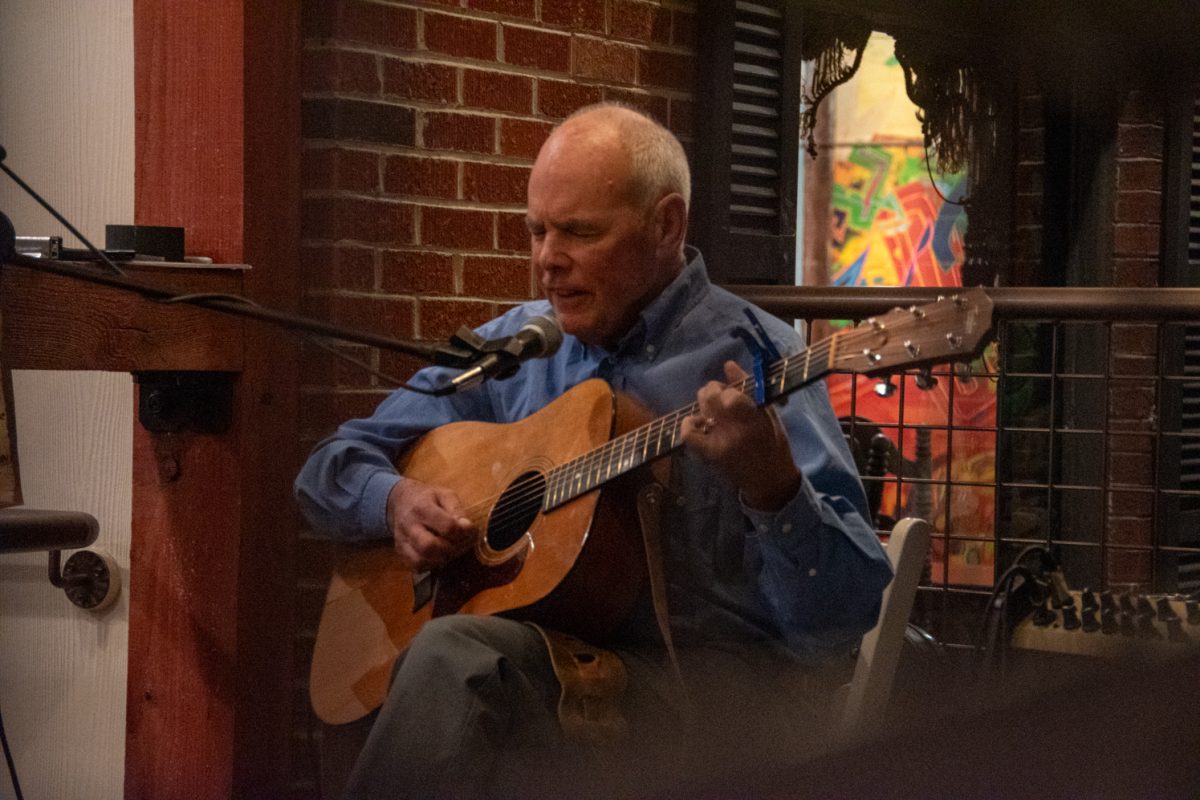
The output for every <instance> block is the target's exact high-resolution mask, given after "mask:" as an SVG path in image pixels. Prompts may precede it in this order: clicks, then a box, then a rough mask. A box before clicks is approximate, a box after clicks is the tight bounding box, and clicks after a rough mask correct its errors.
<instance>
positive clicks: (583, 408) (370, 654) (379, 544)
mask: <svg viewBox="0 0 1200 800" xmlns="http://www.w3.org/2000/svg"><path fill="white" fill-rule="evenodd" d="M647 419H649V414H647V413H645V412H644V411H643V410H642V409H641V408H640V407H638V406H637V405H636V404H634V403H632V402H631V401H629V400H628V399H627V398H624V397H621V396H618V395H616V394H614V392H613V391H612V389H611V388H610V387H609V386H608V385H607V384H606V383H604V382H603V381H600V380H591V381H587V382H585V383H583V384H580V385H579V386H576V387H575V388H573V389H571V390H570V391H569V392H567V393H566V394H564V395H563V396H562V397H560V398H558V399H557V400H555V401H554V402H553V403H551V404H550V405H549V406H547V407H546V408H544V409H542V410H540V411H538V412H537V413H535V414H533V415H531V416H529V417H527V418H526V419H524V420H521V421H519V422H515V423H511V424H492V423H482V422H461V423H454V424H450V425H446V426H443V427H441V428H438V429H436V430H434V431H431V432H430V433H428V434H427V435H425V436H424V437H423V438H422V439H421V440H420V441H419V442H418V443H417V444H416V445H414V446H413V447H412V448H411V449H410V450H409V451H408V452H407V453H406V454H405V456H404V458H403V459H402V461H401V462H400V463H399V465H398V467H399V469H400V471H401V473H402V474H404V475H405V476H406V477H409V478H414V479H416V480H419V481H422V482H425V483H429V484H434V485H440V486H446V487H449V488H451V489H453V490H454V491H455V492H457V494H458V496H459V497H460V498H461V499H462V502H463V505H464V507H466V508H467V509H468V515H469V516H471V517H472V519H473V520H475V521H476V524H477V527H479V528H480V537H479V540H478V541H477V543H476V545H475V547H474V549H473V550H472V551H471V552H469V553H467V554H466V555H464V556H462V557H461V558H459V559H458V560H456V561H455V562H453V563H452V564H449V565H447V566H446V567H445V568H444V569H442V570H440V571H438V572H437V573H436V574H435V575H434V576H433V577H434V578H435V581H436V588H435V589H434V591H433V594H432V597H429V598H427V599H426V600H425V602H423V604H421V605H420V606H419V607H418V604H417V601H416V596H415V592H414V586H413V577H414V576H413V574H412V572H411V571H410V570H408V569H407V568H406V567H404V566H403V564H401V562H400V559H399V557H398V556H397V555H396V553H395V551H394V550H393V548H392V544H391V541H390V540H380V541H375V542H370V543H366V544H361V545H347V546H345V547H344V552H343V553H342V556H343V557H342V558H341V559H340V562H339V564H338V566H337V567H336V569H335V571H334V574H333V578H332V580H331V582H330V586H329V592H328V594H327V596H326V600H325V607H324V610H323V612H322V615H321V623H320V627H319V629H318V632H317V641H316V646H315V650H314V653H313V662H312V671H311V674H310V686H309V689H310V694H311V698H312V703H313V708H314V710H315V711H316V713H317V716H318V717H320V718H321V719H322V720H324V721H325V722H329V723H346V722H351V721H353V720H356V719H359V718H360V717H362V716H364V715H366V714H367V713H369V712H371V711H372V710H374V709H375V708H378V707H379V705H380V704H382V702H383V699H384V697H385V696H386V694H387V689H388V685H389V682H390V680H391V673H392V667H393V665H394V663H395V660H396V658H397V656H398V655H399V654H400V653H401V652H402V651H403V650H404V649H405V648H406V647H407V646H408V644H409V643H410V642H411V641H412V639H413V637H415V636H416V635H417V633H418V632H419V631H420V630H421V628H422V627H423V626H424V624H425V623H426V622H428V621H429V620H430V619H432V618H433V617H435V616H442V615H445V614H454V613H466V614H506V615H510V616H514V617H517V618H520V619H529V620H531V621H534V622H538V623H539V624H542V625H545V626H547V627H550V628H554V629H556V630H561V631H564V632H567V633H572V634H574V635H576V636H579V637H580V638H583V639H585V640H589V641H593V642H597V641H602V640H603V639H604V637H605V636H606V635H607V634H609V633H610V632H611V631H612V630H613V628H614V627H615V626H616V625H617V624H619V623H620V622H621V620H622V619H624V617H625V616H626V615H627V614H628V612H629V610H630V608H631V607H632V605H633V602H634V600H635V599H636V597H637V594H638V591H639V590H640V588H641V586H642V583H643V581H644V579H645V574H646V567H645V555H644V550H643V545H642V540H641V534H640V528H639V527H638V523H637V515H636V504H635V499H634V495H635V493H636V488H637V486H638V485H640V484H641V483H642V482H643V481H644V480H645V473H644V471H641V473H642V474H641V475H639V473H638V472H634V473H631V474H629V475H625V476H623V477H620V478H618V479H616V480H614V481H612V482H611V483H609V484H608V485H606V486H605V488H604V490H603V491H602V492H601V491H600V490H593V491H589V492H587V493H586V494H583V495H581V496H579V497H576V498H575V499H573V500H570V501H568V502H566V503H565V504H563V505H561V506H558V507H557V508H554V509H552V510H550V511H548V512H545V513H542V512H541V511H540V507H539V506H540V499H541V495H540V494H539V493H538V492H539V476H543V477H544V476H545V475H546V473H548V471H549V470H550V469H552V468H553V467H555V466H557V465H560V464H565V463H567V462H569V461H571V460H572V459H575V458H578V457H580V456H582V455H584V454H586V453H589V452H590V451H592V450H594V449H595V448H596V447H597V446H599V445H601V444H603V443H604V442H606V441H608V440H609V439H610V438H611V437H613V436H614V435H617V434H620V433H622V432H624V431H626V430H630V429H632V428H635V427H636V426H638V425H640V424H642V423H644V422H645V421H646V420H647ZM543 488H544V487H543ZM526 494H529V495H530V496H531V502H528V503H524V502H523V503H517V504H516V505H517V507H518V508H523V510H522V512H521V513H520V514H517V515H515V517H514V514H513V513H512V511H511V508H512V507H513V504H512V503H508V504H505V503H503V502H501V503H498V502H497V501H501V500H503V499H504V498H507V499H509V500H511V499H512V498H513V496H517V497H519V498H523V497H524V496H525V495H526ZM497 507H499V508H507V509H509V510H506V511H500V512H496V509H497Z"/></svg>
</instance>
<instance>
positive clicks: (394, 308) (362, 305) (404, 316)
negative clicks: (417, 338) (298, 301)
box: [328, 294, 413, 338]
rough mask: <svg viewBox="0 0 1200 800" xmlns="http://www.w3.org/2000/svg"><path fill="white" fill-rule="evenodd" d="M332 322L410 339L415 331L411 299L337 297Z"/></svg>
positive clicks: (331, 306)
mask: <svg viewBox="0 0 1200 800" xmlns="http://www.w3.org/2000/svg"><path fill="white" fill-rule="evenodd" d="M329 311H330V314H329V317H328V318H329V319H330V321H332V322H334V323H336V324H339V325H345V326H347V327H351V328H360V329H362V330H364V331H367V332H369V333H378V334H382V335H384V336H398V337H401V338H409V337H410V336H411V335H412V330H413V301H412V300H411V299H410V298H398V297H385V296H382V295H377V294H355V295H351V294H335V295H333V296H332V297H330V298H329Z"/></svg>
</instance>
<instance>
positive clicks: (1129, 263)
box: [1112, 258, 1159, 287]
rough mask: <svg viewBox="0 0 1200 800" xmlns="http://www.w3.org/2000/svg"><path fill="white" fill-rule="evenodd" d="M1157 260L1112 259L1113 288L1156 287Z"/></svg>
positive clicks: (1157, 278)
mask: <svg viewBox="0 0 1200 800" xmlns="http://www.w3.org/2000/svg"><path fill="white" fill-rule="evenodd" d="M1158 266H1159V265H1158V259H1155V258H1114V259H1113V277H1112V285H1113V286H1130V287H1138V286H1158V284H1159V277H1158Z"/></svg>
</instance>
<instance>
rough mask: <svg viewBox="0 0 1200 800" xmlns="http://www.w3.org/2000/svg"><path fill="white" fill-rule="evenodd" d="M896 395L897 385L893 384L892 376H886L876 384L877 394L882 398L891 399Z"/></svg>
mask: <svg viewBox="0 0 1200 800" xmlns="http://www.w3.org/2000/svg"><path fill="white" fill-rule="evenodd" d="M895 393H896V384H895V383H893V382H892V376H891V375H884V376H883V377H882V378H880V379H879V382H878V383H876V384H875V394H877V395H879V396H880V397H891V396H892V395H894V394H895Z"/></svg>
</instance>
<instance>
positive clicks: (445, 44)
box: [425, 12, 496, 61]
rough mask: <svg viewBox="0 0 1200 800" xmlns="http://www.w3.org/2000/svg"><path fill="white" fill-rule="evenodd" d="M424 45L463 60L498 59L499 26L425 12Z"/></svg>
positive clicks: (482, 21)
mask: <svg viewBox="0 0 1200 800" xmlns="http://www.w3.org/2000/svg"><path fill="white" fill-rule="evenodd" d="M425 46H426V47H428V48H429V49H430V50H431V51H433V52H435V53H445V54H446V55H450V56H458V57H460V58H477V59H480V60H482V61H495V60H496V23H494V22H490V21H487V20H479V19H468V18H466V17H454V16H451V15H449V14H431V13H429V12H425Z"/></svg>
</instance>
